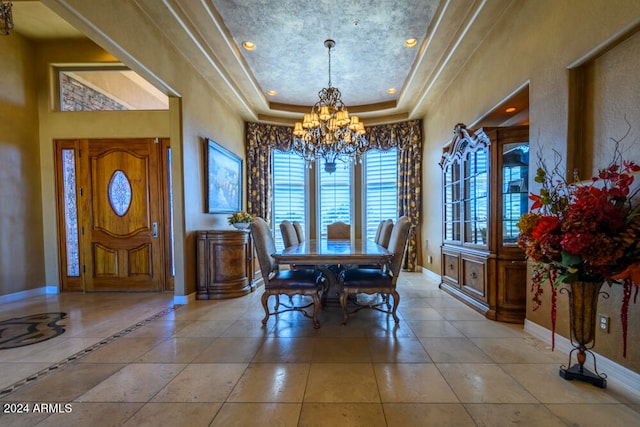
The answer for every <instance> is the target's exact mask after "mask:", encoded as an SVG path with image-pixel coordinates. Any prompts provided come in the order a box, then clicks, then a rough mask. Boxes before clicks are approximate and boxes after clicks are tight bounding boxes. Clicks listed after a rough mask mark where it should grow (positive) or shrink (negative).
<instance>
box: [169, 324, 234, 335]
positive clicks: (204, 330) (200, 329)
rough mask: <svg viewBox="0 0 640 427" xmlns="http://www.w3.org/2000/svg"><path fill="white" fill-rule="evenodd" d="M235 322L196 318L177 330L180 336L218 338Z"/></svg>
mask: <svg viewBox="0 0 640 427" xmlns="http://www.w3.org/2000/svg"><path fill="white" fill-rule="evenodd" d="M234 322H235V320H194V321H191V322H190V323H189V324H187V325H186V326H185V327H184V328H182V329H180V330H179V331H177V332H176V334H175V336H176V337H179V338H216V337H220V336H222V334H224V332H225V331H226V330H227V329H229V327H230V326H231V325H232V324H233V323H234Z"/></svg>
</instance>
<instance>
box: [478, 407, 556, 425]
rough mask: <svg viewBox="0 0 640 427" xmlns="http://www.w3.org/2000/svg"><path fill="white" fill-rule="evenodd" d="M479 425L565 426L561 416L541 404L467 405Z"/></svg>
mask: <svg viewBox="0 0 640 427" xmlns="http://www.w3.org/2000/svg"><path fill="white" fill-rule="evenodd" d="M465 407H466V409H467V411H469V413H470V414H471V417H473V420H474V421H475V422H476V424H477V425H478V427H512V426H515V425H517V426H518V427H563V426H566V424H565V423H563V422H562V421H561V420H560V418H558V417H557V416H556V415H554V414H553V413H552V412H551V411H549V409H547V408H546V407H545V406H544V405H541V404H511V403H506V404H499V405H494V404H489V405H480V404H473V403H469V404H466V405H465Z"/></svg>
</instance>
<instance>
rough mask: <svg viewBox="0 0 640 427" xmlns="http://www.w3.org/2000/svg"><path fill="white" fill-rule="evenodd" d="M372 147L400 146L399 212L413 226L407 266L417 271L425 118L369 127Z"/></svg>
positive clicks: (368, 137)
mask: <svg viewBox="0 0 640 427" xmlns="http://www.w3.org/2000/svg"><path fill="white" fill-rule="evenodd" d="M366 130H367V139H368V142H369V148H370V149H378V150H388V149H389V148H393V147H397V148H398V216H402V215H406V216H407V217H409V220H410V221H411V225H413V227H414V232H413V233H411V235H410V236H409V243H408V246H407V254H406V257H405V260H404V265H403V267H404V269H405V270H409V271H414V270H415V267H416V259H417V256H418V242H419V241H420V239H419V238H418V237H419V236H418V232H417V230H418V224H419V223H420V206H421V203H422V120H411V121H408V122H401V123H393V124H389V125H380V126H372V127H367V128H366Z"/></svg>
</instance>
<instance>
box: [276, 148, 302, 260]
mask: <svg viewBox="0 0 640 427" xmlns="http://www.w3.org/2000/svg"><path fill="white" fill-rule="evenodd" d="M272 164H273V231H274V235H275V236H274V237H275V241H276V249H277V250H281V249H283V248H284V244H283V242H282V234H281V233H280V223H281V222H282V221H284V220H285V219H286V220H289V221H291V222H293V221H298V222H299V223H300V224H301V225H302V227H303V229H306V212H307V205H306V203H307V202H306V200H307V197H306V195H305V188H306V181H305V176H306V170H307V169H306V166H305V162H304V160H303V159H302V158H301V157H300V156H298V155H297V154H294V153H292V152H288V151H287V152H284V151H279V150H273V163H272Z"/></svg>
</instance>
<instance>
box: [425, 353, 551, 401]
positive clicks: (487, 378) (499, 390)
mask: <svg viewBox="0 0 640 427" xmlns="http://www.w3.org/2000/svg"><path fill="white" fill-rule="evenodd" d="M437 366H438V369H439V370H440V372H442V375H443V376H444V378H445V380H446V381H447V383H448V384H449V385H450V386H451V388H452V389H453V391H454V393H455V394H456V396H458V399H460V402H462V403H538V401H537V400H536V399H535V398H534V397H533V396H532V395H531V394H530V393H529V392H527V390H525V389H524V388H523V387H522V386H521V385H520V384H518V382H516V381H515V380H514V379H513V378H511V377H510V376H509V375H508V374H507V373H505V372H504V371H503V370H502V369H501V367H500V366H498V365H495V364H480V363H476V364H460V363H441V364H440V363H439V364H437ZM513 366H516V365H513Z"/></svg>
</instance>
